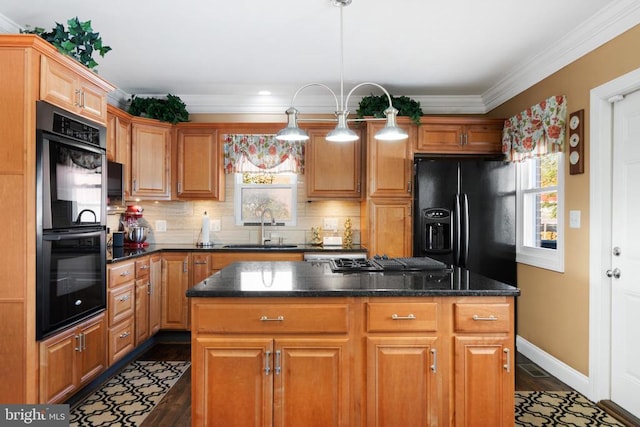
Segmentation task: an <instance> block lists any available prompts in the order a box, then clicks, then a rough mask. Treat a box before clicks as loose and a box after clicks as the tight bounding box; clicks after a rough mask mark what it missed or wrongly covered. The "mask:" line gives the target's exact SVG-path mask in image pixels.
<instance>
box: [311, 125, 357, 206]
mask: <svg viewBox="0 0 640 427" xmlns="http://www.w3.org/2000/svg"><path fill="white" fill-rule="evenodd" d="M332 128H333V126H332V127H331V128H329V127H327V128H324V129H320V128H318V129H315V128H314V129H308V130H307V133H308V134H309V141H308V142H307V146H306V147H305V157H306V159H305V180H306V181H307V197H308V198H328V199H355V200H359V199H360V198H361V196H362V142H361V141H362V138H360V139H359V140H357V141H354V142H331V141H327V140H326V139H325V136H326V135H327V132H329V131H330V130H331V129H332ZM356 131H357V130H356Z"/></svg>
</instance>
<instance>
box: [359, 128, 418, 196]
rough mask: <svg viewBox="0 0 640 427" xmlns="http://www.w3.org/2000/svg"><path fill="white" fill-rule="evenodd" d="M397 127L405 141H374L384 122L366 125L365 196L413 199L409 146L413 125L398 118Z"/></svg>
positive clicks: (413, 136) (411, 147)
mask: <svg viewBox="0 0 640 427" xmlns="http://www.w3.org/2000/svg"><path fill="white" fill-rule="evenodd" d="M398 125H399V126H400V127H402V128H403V129H404V130H406V131H407V133H408V134H409V138H407V139H405V140H402V141H381V140H377V139H375V138H374V135H375V133H376V132H377V131H379V130H380V129H382V128H383V127H384V122H367V128H366V133H367V196H368V197H371V198H374V197H393V198H404V199H410V198H412V197H413V188H412V187H413V145H414V144H415V140H416V125H415V124H413V122H412V121H411V120H410V119H408V118H406V117H398Z"/></svg>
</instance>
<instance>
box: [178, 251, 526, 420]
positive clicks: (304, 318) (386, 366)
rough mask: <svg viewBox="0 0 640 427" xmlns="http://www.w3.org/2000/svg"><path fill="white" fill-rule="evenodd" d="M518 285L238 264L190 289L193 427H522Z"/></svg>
mask: <svg viewBox="0 0 640 427" xmlns="http://www.w3.org/2000/svg"><path fill="white" fill-rule="evenodd" d="M517 295H519V290H518V289H517V288H515V287H512V286H509V285H506V284H503V283H500V282H497V281H494V280H491V279H488V278H485V277H482V276H478V275H475V274H473V273H470V272H468V271H467V270H464V269H451V270H444V271H421V272H366V273H365V272H361V273H334V272H332V270H331V268H330V267H329V264H328V263H327V262H317V263H314V262H240V263H234V264H231V265H229V266H227V267H226V268H224V269H222V270H221V271H219V272H217V273H216V274H214V275H212V276H210V277H208V278H207V279H206V280H203V281H202V282H200V283H198V284H197V285H195V286H194V287H192V288H190V289H189V290H188V291H187V296H188V297H189V298H190V304H191V325H192V363H193V365H192V423H193V425H195V426H197V425H217V426H223V425H224V426H226V425H235V426H245V425H246V426H272V425H273V426H276V425H277V426H322V427H325V426H363V427H364V426H454V425H455V426H472V425H478V426H512V425H513V424H514V384H515V377H514V362H515V343H514V299H515V297H516V296H517Z"/></svg>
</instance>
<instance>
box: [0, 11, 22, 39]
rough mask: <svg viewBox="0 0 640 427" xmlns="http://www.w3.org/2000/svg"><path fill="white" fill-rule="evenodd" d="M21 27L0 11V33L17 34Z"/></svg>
mask: <svg viewBox="0 0 640 427" xmlns="http://www.w3.org/2000/svg"><path fill="white" fill-rule="evenodd" d="M20 30H22V27H21V26H20V25H18V24H16V23H15V22H14V21H12V20H11V19H9V18H7V17H6V16H4V15H3V14H1V13H0V33H6V34H18V33H19V32H20Z"/></svg>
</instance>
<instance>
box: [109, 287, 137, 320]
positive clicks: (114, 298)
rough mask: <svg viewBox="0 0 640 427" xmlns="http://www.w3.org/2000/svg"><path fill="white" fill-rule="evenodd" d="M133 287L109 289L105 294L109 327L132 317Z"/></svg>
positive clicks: (133, 307)
mask: <svg viewBox="0 0 640 427" xmlns="http://www.w3.org/2000/svg"><path fill="white" fill-rule="evenodd" d="M134 296H135V286H134V284H133V283H132V284H130V285H124V286H120V287H118V288H115V289H109V291H108V292H107V297H108V301H107V304H108V306H107V307H108V308H109V326H113V325H115V324H116V323H118V322H120V321H122V320H124V319H126V318H127V317H132V316H133V313H134V309H135V299H134Z"/></svg>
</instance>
